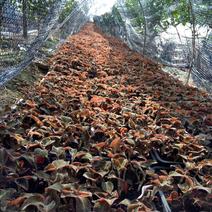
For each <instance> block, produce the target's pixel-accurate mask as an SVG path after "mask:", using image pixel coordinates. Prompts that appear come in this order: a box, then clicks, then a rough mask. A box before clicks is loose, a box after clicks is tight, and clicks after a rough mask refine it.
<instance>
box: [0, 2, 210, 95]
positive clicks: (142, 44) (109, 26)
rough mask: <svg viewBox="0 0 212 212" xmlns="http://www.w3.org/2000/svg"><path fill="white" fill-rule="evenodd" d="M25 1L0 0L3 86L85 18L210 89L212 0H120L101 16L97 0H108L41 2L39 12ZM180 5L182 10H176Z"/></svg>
mask: <svg viewBox="0 0 212 212" xmlns="http://www.w3.org/2000/svg"><path fill="white" fill-rule="evenodd" d="M14 2H15V3H14ZM23 2H24V1H12V0H9V1H8V0H7V1H5V0H1V1H0V85H3V84H4V83H6V82H7V81H9V80H10V79H12V78H13V77H14V76H16V75H17V74H18V73H20V72H21V70H23V69H24V68H26V67H27V66H28V65H29V64H31V63H32V61H33V60H34V59H36V58H43V57H45V56H46V55H47V53H50V54H51V53H52V52H53V51H54V50H55V49H56V48H57V47H58V45H60V44H61V43H62V42H64V41H65V40H66V38H67V37H68V36H69V35H72V34H73V33H76V32H78V31H79V30H80V28H81V27H82V26H83V25H84V24H85V23H86V22H88V21H94V22H95V24H96V25H98V26H99V27H100V28H101V29H102V31H103V32H105V33H108V34H110V35H114V36H116V37H119V38H120V39H122V40H123V41H124V42H125V43H127V45H128V46H129V47H130V48H131V49H133V50H135V51H137V52H139V53H141V54H143V55H144V56H146V57H149V58H151V59H152V60H154V61H156V62H158V63H161V64H163V65H164V66H167V67H175V68H177V69H181V70H183V72H184V73H185V74H186V79H187V80H190V81H193V82H194V84H195V85H197V86H198V87H202V88H205V89H206V90H207V91H208V92H211V82H212V69H211V67H212V54H211V51H212V50H211V45H212V33H211V23H212V12H211V7H212V5H211V2H210V1H206V0H198V1H197V0H184V1H163V0H161V1H153V0H118V1H116V4H115V5H114V6H113V8H112V11H111V12H107V13H106V14H103V15H99V14H98V10H100V9H102V8H96V10H94V8H95V4H97V3H98V4H100V7H101V3H100V2H102V7H104V1H97V0H96V1H95V0H78V1H70V0H58V1H56V0H52V1H41V2H40V3H39V4H38V6H39V7H40V8H39V10H36V11H39V12H33V11H34V10H35V9H33V7H32V6H31V5H30V4H26V8H24V6H23V5H24V4H23ZM26 2H27V1H26ZM38 2H39V1H38ZM181 10H182V11H184V12H181V13H182V14H183V15H182V14H179V13H177V11H181ZM95 13H96V14H95ZM24 20H25V22H24ZM177 21H178V22H179V23H180V24H176V22H177ZM26 23H27V27H26V26H25V25H26ZM24 24H25V25H24ZM26 28H27V29H26ZM24 30H25V31H27V38H26V36H25V35H24V33H23V32H24ZM94 42H95V41H94ZM44 49H45V51H44ZM172 70H173V69H171V71H172ZM189 73H190V74H189ZM190 81H189V82H190Z"/></svg>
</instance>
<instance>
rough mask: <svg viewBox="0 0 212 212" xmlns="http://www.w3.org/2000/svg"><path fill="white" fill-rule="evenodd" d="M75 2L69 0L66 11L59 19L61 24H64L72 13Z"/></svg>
mask: <svg viewBox="0 0 212 212" xmlns="http://www.w3.org/2000/svg"><path fill="white" fill-rule="evenodd" d="M74 3H75V1H74V0H67V1H66V5H65V8H64V10H63V11H62V13H61V15H60V17H59V22H63V21H64V20H65V18H66V17H67V16H68V15H69V14H70V13H71V11H72V9H73V6H74Z"/></svg>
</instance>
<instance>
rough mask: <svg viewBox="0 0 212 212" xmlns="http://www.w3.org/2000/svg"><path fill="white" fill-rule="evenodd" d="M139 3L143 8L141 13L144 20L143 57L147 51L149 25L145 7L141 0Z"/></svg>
mask: <svg viewBox="0 0 212 212" xmlns="http://www.w3.org/2000/svg"><path fill="white" fill-rule="evenodd" d="M138 3H139V5H140V7H141V13H142V16H143V18H144V43H143V55H144V54H145V51H146V39H147V23H146V18H145V14H144V7H143V5H142V3H141V0H138Z"/></svg>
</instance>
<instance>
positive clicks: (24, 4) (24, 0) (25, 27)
mask: <svg viewBox="0 0 212 212" xmlns="http://www.w3.org/2000/svg"><path fill="white" fill-rule="evenodd" d="M22 12H23V37H24V38H25V39H27V37H28V32H27V31H28V22H27V0H22Z"/></svg>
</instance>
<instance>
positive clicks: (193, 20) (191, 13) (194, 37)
mask: <svg viewBox="0 0 212 212" xmlns="http://www.w3.org/2000/svg"><path fill="white" fill-rule="evenodd" d="M189 11H190V19H191V32H192V57H191V63H190V68H189V72H188V77H187V81H186V84H188V82H189V79H190V77H191V73H192V68H193V66H194V62H195V60H196V19H195V14H194V10H193V5H192V0H189Z"/></svg>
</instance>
